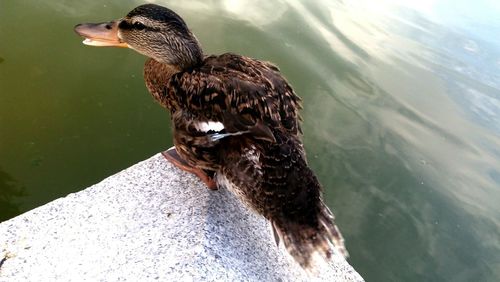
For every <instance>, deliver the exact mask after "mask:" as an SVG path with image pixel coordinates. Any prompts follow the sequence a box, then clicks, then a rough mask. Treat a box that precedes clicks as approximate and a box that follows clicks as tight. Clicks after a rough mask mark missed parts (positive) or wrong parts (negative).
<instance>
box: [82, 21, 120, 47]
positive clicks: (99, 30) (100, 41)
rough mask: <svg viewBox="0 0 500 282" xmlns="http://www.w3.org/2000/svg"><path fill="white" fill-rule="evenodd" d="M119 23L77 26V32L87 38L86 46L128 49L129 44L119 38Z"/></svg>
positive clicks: (84, 41) (84, 42)
mask: <svg viewBox="0 0 500 282" xmlns="http://www.w3.org/2000/svg"><path fill="white" fill-rule="evenodd" d="M118 22H119V21H112V22H105V23H84V24H77V25H76V26H75V32H76V33H77V34H78V35H80V36H82V37H84V38H85V40H83V44H85V45H90V46H115V47H125V48H128V47H129V46H128V44H127V43H125V42H123V41H121V40H120V38H119V37H118Z"/></svg>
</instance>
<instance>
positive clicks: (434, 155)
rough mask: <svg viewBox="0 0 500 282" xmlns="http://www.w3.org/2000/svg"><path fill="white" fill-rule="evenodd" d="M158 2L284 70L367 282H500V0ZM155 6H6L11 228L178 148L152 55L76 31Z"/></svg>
mask: <svg viewBox="0 0 500 282" xmlns="http://www.w3.org/2000/svg"><path fill="white" fill-rule="evenodd" d="M155 2H157V3H160V4H163V5H166V6H168V7H170V8H172V9H174V10H176V11H177V12H178V13H179V14H181V15H182V16H183V17H184V19H185V20H186V21H187V23H188V24H189V26H190V27H191V28H192V30H193V32H194V33H195V34H196V35H197V36H198V38H199V39H200V41H201V43H202V45H203V47H204V50H205V53H207V54H211V53H223V52H227V51H231V52H236V53H240V54H245V55H247V56H252V57H255V58H259V59H264V60H269V61H272V62H274V63H276V64H278V65H279V66H280V68H281V70H282V72H283V73H284V74H285V76H286V77H287V78H288V80H289V81H290V83H291V84H292V85H293V86H294V88H295V90H296V91H297V93H298V94H299V95H300V96H302V97H303V100H304V110H303V117H304V133H305V136H304V142H305V145H306V150H307V154H308V157H309V162H310V165H311V166H312V167H313V169H314V170H315V171H316V172H317V174H318V176H319V178H320V180H321V182H322V184H323V185H324V187H325V197H326V198H327V202H328V204H329V205H330V206H331V207H332V209H333V210H334V212H335V214H336V216H337V221H338V224H339V226H340V228H341V230H342V232H343V234H344V236H345V237H346V243H347V248H348V249H349V252H350V253H351V258H350V260H349V262H350V263H351V264H352V265H353V266H354V267H355V268H356V270H358V271H359V273H360V274H361V275H362V276H363V277H365V279H366V280H367V281H499V280H500V36H499V34H500V2H499V1H495V0H477V1H474V2H472V1H466V0H458V1H451V0H441V1H434V0H422V1H409V0H405V1H397V0H393V1H369V0H365V1H327V0H310V1H306V0H304V1H292V0H291V1H264V0H254V1H250V0H240V1H238V0H226V1H201V0H199V1H180V0H178V1H155ZM414 2H415V3H414ZM141 3H143V2H139V1H131V0H127V1H122V0H115V1H67V0H63V1H55V0H54V1H35V0H16V1H7V0H0V221H1V220H5V219H7V218H10V217H13V216H15V215H17V214H19V213H22V212H24V211H27V210H29V209H32V208H34V207H37V206H39V205H42V204H44V203H46V202H49V201H51V200H53V199H56V198H58V197H61V196H64V195H66V194H68V193H70V192H76V191H79V190H81V189H83V188H85V187H87V186H89V185H92V184H94V183H96V182H99V181H100V180H101V179H103V178H105V177H107V176H109V175H111V174H113V173H115V172H118V171H120V170H121V169H124V168H126V167H128V166H130V165H132V164H134V163H136V162H138V161H141V160H143V159H146V158H148V157H150V156H151V155H153V154H155V153H157V152H159V151H161V150H163V149H165V148H167V147H169V146H171V144H172V142H171V133H170V128H169V117H168V114H167V113H165V112H164V111H163V110H162V108H161V107H160V106H158V105H157V104H156V103H155V102H154V101H153V100H152V98H151V97H150V95H149V94H148V92H147V90H146V89H145V87H144V82H143V78H142V65H143V62H144V60H145V58H144V57H142V56H140V55H138V54H136V53H134V52H133V51H131V50H124V49H112V48H108V49H106V48H91V47H86V46H84V45H82V44H81V39H80V38H78V37H77V36H76V35H75V34H74V33H73V30H72V29H73V26H74V25H75V24H76V23H80V22H89V21H104V20H109V19H114V18H119V17H121V16H123V15H125V14H126V13H127V12H128V11H129V10H131V9H132V8H133V7H135V6H137V5H139V4H141Z"/></svg>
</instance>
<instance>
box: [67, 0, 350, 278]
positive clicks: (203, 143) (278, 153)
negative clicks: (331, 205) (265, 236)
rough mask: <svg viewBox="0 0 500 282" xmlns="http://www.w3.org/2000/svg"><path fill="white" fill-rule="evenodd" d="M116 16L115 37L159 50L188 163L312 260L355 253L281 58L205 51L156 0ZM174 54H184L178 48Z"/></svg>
mask: <svg viewBox="0 0 500 282" xmlns="http://www.w3.org/2000/svg"><path fill="white" fill-rule="evenodd" d="M113 23H114V26H117V31H116V38H115V37H113V38H112V40H114V41H113V42H117V43H116V44H115V45H119V46H123V44H126V45H127V46H128V47H130V48H132V49H135V50H137V51H138V52H140V53H143V54H145V55H147V56H149V57H150V59H149V60H148V61H147V62H146V64H145V67H144V77H145V80H146V86H147V88H148V90H149V91H150V92H151V94H152V95H153V97H154V98H155V99H156V100H157V101H158V102H159V103H160V104H161V105H163V106H164V107H165V108H167V109H168V110H169V111H170V113H171V117H172V123H173V130H174V144H175V149H176V151H177V153H178V154H179V155H180V156H181V158H182V159H183V160H184V161H186V162H187V163H188V164H189V166H191V167H194V168H198V169H202V170H203V171H204V172H205V173H206V174H207V175H209V176H210V177H212V178H213V179H214V180H215V182H216V183H217V185H218V186H225V187H227V188H228V189H229V190H231V191H232V192H233V193H234V194H235V195H236V196H237V197H238V198H239V199H240V200H241V201H242V202H243V203H245V204H246V205H248V206H249V207H250V208H251V209H253V210H254V211H256V212H257V213H259V214H261V215H263V216H264V217H265V218H267V219H268V220H269V221H270V222H271V223H272V225H273V228H274V230H275V231H276V233H277V236H278V237H279V238H280V239H281V240H282V242H283V243H284V245H285V247H286V248H287V250H288V251H289V253H290V254H291V255H292V256H293V257H294V258H295V260H296V261H297V262H298V263H300V264H301V265H302V266H303V267H305V268H308V267H309V266H310V262H311V257H312V256H313V254H314V253H316V252H317V253H318V254H319V255H320V257H322V258H324V259H326V260H328V259H329V257H330V255H331V252H332V250H333V246H335V247H336V248H337V249H338V250H339V251H340V252H341V253H342V254H343V255H347V252H346V250H345V248H344V244H343V238H342V236H341V234H340V232H339V230H338V229H337V227H336V225H335V224H334V222H333V215H332V214H331V212H330V211H329V209H328V208H327V207H326V205H325V204H324V203H323V201H322V199H321V187H320V184H319V182H318V180H317V178H316V176H315V175H314V173H313V172H312V171H311V169H310V168H309V167H308V165H307V161H306V157H305V153H304V149H303V144H302V142H301V140H300V134H301V130H300V117H299V113H298V112H299V110H300V108H301V107H300V98H299V97H298V96H297V95H296V94H295V93H294V91H293V90H292V88H291V86H290V84H289V83H288V82H287V81H286V80H285V79H284V78H283V76H282V75H281V74H280V72H279V70H278V68H277V67H276V66H274V65H272V64H271V63H268V62H262V61H259V60H255V59H251V58H248V57H244V56H240V55H235V54H231V53H227V54H223V55H219V56H208V57H205V58H203V59H201V58H200V56H201V54H202V52H201V48H200V47H199V45H197V44H198V43H197V40H196V38H195V37H194V35H192V34H191V32H190V31H189V30H188V29H187V26H186V25H185V23H184V21H183V20H182V19H181V18H180V17H179V16H178V15H176V14H175V13H174V12H172V11H171V10H169V9H167V8H164V7H160V6H157V5H152V4H148V5H143V6H139V7H138V8H136V9H134V10H133V11H132V12H130V13H129V14H128V15H127V16H126V17H125V18H123V19H121V20H119V22H113ZM120 27H123V28H124V29H120ZM134 27H136V29H134ZM86 28H87V26H83V27H77V32H78V33H79V34H80V35H83V36H85V37H87V40H90V41H91V42H92V44H91V45H98V44H97V43H94V41H99V40H101V41H105V44H108V43H109V42H110V41H109V40H110V39H106V40H102V39H101V38H100V37H99V38H97V37H92V36H91V35H89V34H91V32H90V31H87V29H86ZM78 29H80V30H78ZM154 32H156V33H159V34H158V35H157V37H158V38H159V37H162V38H164V40H165V43H164V46H158V45H159V43H158V38H156V37H153V35H154ZM141 36H142V37H141ZM89 38H90V39H89ZM150 38H155V39H154V40H151V39H150ZM92 40H94V41H92ZM87 43H88V42H87ZM99 44H104V43H99ZM148 44H150V45H148ZM160 45H161V44H160ZM99 46H102V45H99ZM179 50H180V51H179ZM182 50H187V51H185V52H184V51H182ZM174 52H175V57H172V55H169V54H172V53H174ZM183 52H184V53H185V54H184V53H183ZM332 244H333V245H332Z"/></svg>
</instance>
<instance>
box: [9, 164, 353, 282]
mask: <svg viewBox="0 0 500 282" xmlns="http://www.w3.org/2000/svg"><path fill="white" fill-rule="evenodd" d="M0 261H1V262H3V263H2V265H1V267H0V281H16V282H17V281H83V280H86V281H152V280H160V281H280V280H281V281H306V280H310V279H311V277H308V276H306V274H305V273H304V272H303V271H302V270H301V269H300V267H298V266H297V265H296V264H295V263H294V262H293V261H292V259H291V258H290V257H289V256H288V255H287V254H286V253H285V251H284V250H283V247H280V249H278V248H277V247H276V244H275V243H274V240H273V237H272V233H271V231H270V228H269V225H268V224H267V222H266V220H264V219H263V218H262V217H260V216H258V215H255V214H253V213H252V212H250V211H248V210H247V209H246V208H245V207H243V206H242V205H241V204H240V203H239V202H238V201H237V199H236V198H235V197H233V195H232V194H230V193H229V192H227V191H226V190H225V189H221V190H218V191H209V190H207V189H206V188H205V187H204V186H203V185H202V184H201V183H200V182H199V181H198V180H197V179H196V178H195V177H193V176H191V175H189V174H186V173H184V172H181V171H179V170H178V169H177V168H175V167H173V166H172V165H171V164H170V163H169V162H168V161H166V160H165V159H164V158H163V157H162V156H161V155H160V154H157V155H155V156H153V157H151V158H150V159H148V160H145V161H143V162H141V163H138V164H136V165H134V166H132V167H130V168H128V169H126V170H124V171H122V172H120V173H118V174H116V175H114V176H111V177H109V178H107V179H105V180H104V181H102V182H101V183H99V184H96V185H94V186H92V187H90V188H88V189H85V190H83V191H81V192H78V193H75V194H70V195H68V196H66V197H64V198H61V199H57V200H55V201H53V202H51V203H48V204H46V205H44V206H41V207H39V208H36V209H34V210H32V211H29V212H27V213H25V214H22V215H20V216H18V217H16V218H13V219H11V220H8V221H6V222H3V223H1V224H0ZM316 279H319V280H326V281H335V280H339V281H362V278H361V277H360V276H359V275H358V274H357V273H356V272H355V271H354V270H353V269H352V268H351V266H350V265H349V264H348V263H347V262H346V261H345V260H344V259H343V258H342V257H340V256H338V255H335V256H334V258H333V261H332V264H331V265H330V266H327V267H324V268H323V269H322V270H321V271H320V273H319V278H314V279H313V280H316Z"/></svg>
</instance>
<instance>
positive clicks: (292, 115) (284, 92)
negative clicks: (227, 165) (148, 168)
mask: <svg viewBox="0 0 500 282" xmlns="http://www.w3.org/2000/svg"><path fill="white" fill-rule="evenodd" d="M167 91H168V96H169V97H170V99H174V100H175V103H176V105H173V106H174V108H175V107H177V108H179V109H183V110H184V111H188V112H189V113H190V114H191V115H193V116H195V119H193V120H195V122H196V120H197V121H198V122H202V123H207V122H212V123H221V124H222V127H223V130H222V131H223V132H222V133H226V134H239V133H245V134H252V135H253V136H255V137H256V138H258V139H265V140H269V141H272V140H273V139H274V138H273V137H272V133H271V130H270V129H271V128H272V129H281V130H284V131H286V132H288V133H290V134H293V135H297V134H299V133H300V125H299V119H300V118H299V114H298V111H299V109H300V98H299V97H298V96H297V95H295V93H294V92H293V90H292V88H291V86H290V85H289V84H288V82H287V81H286V80H285V79H284V78H283V77H282V76H281V74H280V72H279V70H278V69H277V68H276V67H275V66H273V65H272V64H270V63H266V62H261V61H258V60H254V59H251V58H247V57H243V56H239V55H234V54H224V55H220V56H211V57H207V58H206V59H205V61H204V64H203V65H202V66H201V67H199V68H195V69H193V70H190V71H187V72H183V73H179V74H177V75H174V76H173V77H172V78H171V79H170V81H169V84H168V87H167ZM193 127H196V124H193ZM217 133H221V132H217Z"/></svg>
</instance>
